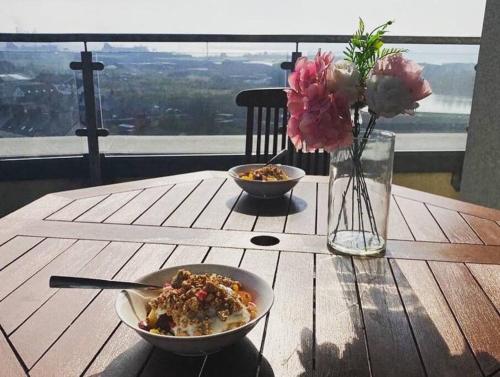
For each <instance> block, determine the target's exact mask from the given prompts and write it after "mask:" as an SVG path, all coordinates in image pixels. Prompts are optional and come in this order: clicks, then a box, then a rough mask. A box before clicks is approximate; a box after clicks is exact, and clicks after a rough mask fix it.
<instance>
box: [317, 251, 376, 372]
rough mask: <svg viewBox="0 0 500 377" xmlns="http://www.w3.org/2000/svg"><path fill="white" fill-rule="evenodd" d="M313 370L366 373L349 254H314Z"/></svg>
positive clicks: (359, 318) (364, 346) (362, 335)
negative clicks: (314, 365)
mask: <svg viewBox="0 0 500 377" xmlns="http://www.w3.org/2000/svg"><path fill="white" fill-rule="evenodd" d="M316 342H317V344H316V346H315V360H316V373H317V375H319V376H327V375H329V372H330V371H332V370H335V371H342V373H343V374H344V375H346V376H349V375H352V376H358V377H363V376H370V370H369V362H368V354H367V349H366V341H365V334H364V329H363V320H362V318H361V312H360V306H359V303H358V298H357V291H356V282H355V279H354V274H353V269H352V262H351V259H350V258H349V257H342V256H330V255H316Z"/></svg>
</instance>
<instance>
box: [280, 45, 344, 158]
mask: <svg viewBox="0 0 500 377" xmlns="http://www.w3.org/2000/svg"><path fill="white" fill-rule="evenodd" d="M332 61H333V56H332V54H331V53H323V54H322V53H321V52H318V54H317V55H316V57H315V59H314V61H311V60H308V59H307V58H305V57H301V58H300V59H298V60H297V64H296V65H295V71H294V72H293V73H292V74H291V75H290V77H289V80H288V82H289V84H290V89H288V90H287V96H288V104H287V105H288V111H289V113H290V119H289V121H288V129H287V131H288V136H289V137H290V140H291V141H292V143H293V145H294V146H295V147H296V148H297V149H298V150H300V149H302V150H304V151H306V152H312V151H315V150H316V149H325V150H327V151H331V150H333V149H335V148H337V147H341V146H347V145H350V144H351V142H352V122H351V116H350V111H349V104H348V102H347V101H346V99H345V98H344V97H343V96H342V95H340V94H334V93H329V91H328V88H327V77H326V76H327V72H328V69H329V67H330V64H331V63H332Z"/></svg>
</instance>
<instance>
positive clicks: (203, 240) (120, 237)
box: [23, 221, 500, 264]
mask: <svg viewBox="0 0 500 377" xmlns="http://www.w3.org/2000/svg"><path fill="white" fill-rule="evenodd" d="M61 224H62V223H61V222H58V221H38V222H34V223H31V224H30V226H29V227H27V228H25V229H23V235H29V236H37V237H68V238H77V239H91V240H103V239H104V240H110V241H128V242H143V243H162V244H170V245H175V244H183V245H196V246H218V247H233V248H242V249H258V248H265V249H266V250H282V251H293V252H305V253H322V254H330V252H329V251H328V249H327V247H326V242H325V237H324V236H317V235H308V234H275V236H276V237H277V238H279V240H280V243H278V244H276V245H272V246H266V247H262V246H257V245H255V244H253V243H252V242H251V239H252V238H253V237H254V236H257V235H261V234H262V233H261V232H251V231H227V230H216V229H193V228H178V227H152V226H139V225H120V224H94V223H72V222H64V227H63V226H61ZM499 252H500V247H499V246H484V245H469V244H450V243H440V242H411V241H399V240H389V241H388V244H387V250H386V254H385V257H386V258H403V259H419V260H440V261H460V262H472V263H493V264H494V263H498V259H499Z"/></svg>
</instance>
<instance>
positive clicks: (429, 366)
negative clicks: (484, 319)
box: [391, 260, 482, 377]
mask: <svg viewBox="0 0 500 377" xmlns="http://www.w3.org/2000/svg"><path fill="white" fill-rule="evenodd" d="M391 266H392V268H393V271H394V276H395V278H396V281H397V285H398V287H399V291H400V292H401V297H402V299H403V302H404V306H405V308H406V312H407V313H408V317H409V319H410V323H411V326H412V329H413V333H414V335H415V339H416V341H417V344H418V347H419V349H420V354H421V355H422V359H423V361H424V364H425V366H426V370H427V375H428V376H436V377H461V376H469V377H474V376H478V377H480V376H481V375H482V374H481V370H480V369H479V367H478V365H477V363H476V361H475V359H474V356H473V355H472V353H471V351H470V349H469V346H468V344H467V341H466V340H465V338H464V337H463V335H462V333H461V331H460V327H459V326H458V324H457V323H456V321H455V318H454V317H453V314H452V312H451V311H450V308H449V307H448V304H447V303H446V300H445V299H444V297H443V295H442V294H441V291H440V290H439V286H438V285H437V283H436V281H435V280H434V277H433V276H432V273H431V271H430V270H429V268H428V266H427V264H426V263H425V261H410V260H397V261H396V260H391Z"/></svg>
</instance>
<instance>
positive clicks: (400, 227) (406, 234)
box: [387, 196, 414, 241]
mask: <svg viewBox="0 0 500 377" xmlns="http://www.w3.org/2000/svg"><path fill="white" fill-rule="evenodd" d="M387 226H388V229H387V238H388V239H390V240H408V241H413V240H414V238H413V236H412V234H411V232H410V229H409V228H408V225H407V224H406V221H405V219H404V217H403V215H402V214H401V211H400V210H399V207H398V204H397V203H396V201H395V200H394V197H393V196H391V204H390V206H389V222H388V224H387Z"/></svg>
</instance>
